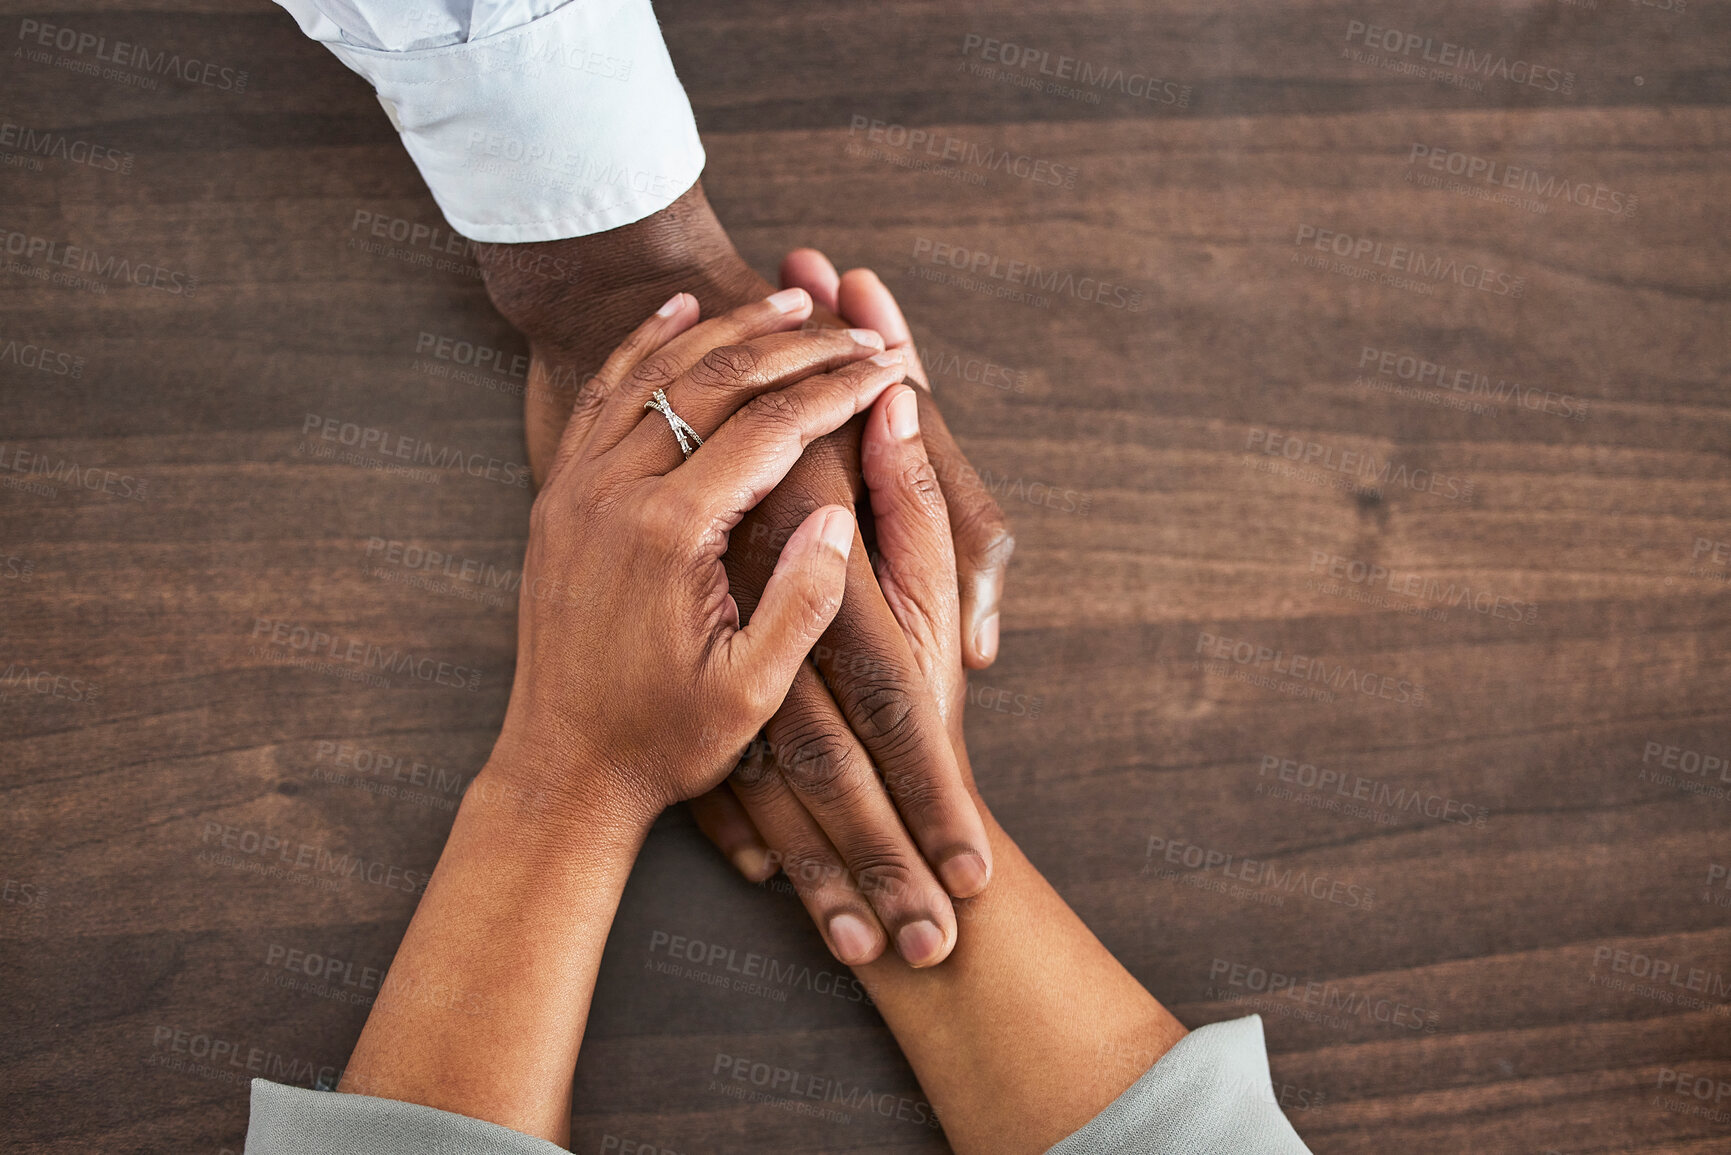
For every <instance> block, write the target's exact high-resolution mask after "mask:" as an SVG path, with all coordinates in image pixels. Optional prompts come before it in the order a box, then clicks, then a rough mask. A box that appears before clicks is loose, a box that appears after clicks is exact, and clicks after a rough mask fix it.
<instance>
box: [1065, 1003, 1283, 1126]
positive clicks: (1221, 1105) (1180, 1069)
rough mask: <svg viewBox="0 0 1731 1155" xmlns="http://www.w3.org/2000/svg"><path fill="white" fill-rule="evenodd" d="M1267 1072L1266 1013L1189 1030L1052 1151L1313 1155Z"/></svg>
mask: <svg viewBox="0 0 1731 1155" xmlns="http://www.w3.org/2000/svg"><path fill="white" fill-rule="evenodd" d="M1309 1152H1310V1148H1308V1147H1306V1146H1305V1145H1304V1140H1302V1139H1300V1138H1299V1137H1298V1132H1296V1131H1294V1130H1293V1129H1292V1124H1291V1123H1289V1122H1287V1121H1286V1116H1285V1115H1284V1114H1283V1113H1282V1112H1281V1110H1280V1104H1279V1103H1277V1102H1276V1101H1275V1098H1274V1083H1273V1080H1272V1079H1270V1078H1269V1075H1268V1051H1267V1049H1266V1047H1265V1046H1264V1044H1263V1041H1262V1017H1261V1016H1260V1015H1250V1016H1248V1017H1246V1018H1242V1019H1232V1020H1230V1021H1228V1022H1224V1023H1213V1024H1211V1025H1209V1026H1206V1027H1202V1028H1200V1029H1198V1030H1194V1031H1192V1032H1190V1033H1189V1034H1188V1035H1186V1036H1184V1038H1182V1039H1180V1040H1179V1041H1178V1045H1177V1046H1176V1047H1173V1048H1172V1049H1171V1050H1170V1051H1168V1052H1166V1054H1165V1055H1163V1056H1161V1058H1160V1061H1159V1062H1157V1063H1155V1064H1154V1065H1153V1066H1152V1067H1150V1068H1149V1069H1148V1072H1147V1073H1146V1074H1144V1075H1143V1076H1142V1077H1141V1078H1140V1079H1138V1080H1136V1082H1135V1083H1134V1084H1133V1085H1132V1086H1131V1087H1130V1089H1129V1090H1127V1091H1125V1092H1124V1093H1123V1094H1122V1095H1119V1096H1118V1098H1117V1099H1115V1100H1113V1102H1112V1104H1111V1106H1109V1107H1107V1108H1106V1109H1105V1110H1104V1111H1102V1112H1100V1113H1099V1114H1098V1115H1096V1116H1095V1117H1094V1118H1093V1119H1092V1120H1090V1121H1089V1123H1088V1125H1087V1126H1085V1127H1083V1128H1082V1129H1081V1130H1080V1131H1077V1132H1076V1133H1075V1134H1074V1135H1071V1136H1070V1137H1069V1138H1067V1139H1065V1140H1064V1141H1063V1142H1061V1143H1059V1144H1058V1145H1057V1146H1056V1147H1053V1148H1052V1149H1051V1151H1050V1152H1048V1155H1309Z"/></svg>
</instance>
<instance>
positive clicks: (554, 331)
mask: <svg viewBox="0 0 1731 1155" xmlns="http://www.w3.org/2000/svg"><path fill="white" fill-rule="evenodd" d="M480 262H481V272H482V275H483V277H484V279H485V281H486V285H487V293H488V295H489V296H490V297H491V298H492V299H493V304H494V305H495V306H496V307H497V308H498V310H499V311H500V313H502V314H503V315H504V316H505V319H506V320H508V321H510V322H511V323H512V324H513V325H514V326H516V327H517V329H519V330H520V331H521V332H522V333H524V334H525V335H526V336H527V337H529V339H530V340H531V341H533V342H535V343H536V344H537V345H538V346H541V347H542V349H543V350H544V351H545V352H546V353H548V354H549V355H554V356H558V355H562V354H577V355H580V354H584V353H587V352H589V351H590V350H592V349H595V348H598V347H599V348H606V349H611V348H612V347H613V345H614V344H616V343H617V342H618V341H619V340H620V339H621V338H623V337H624V335H625V334H626V333H628V332H630V331H631V329H633V328H634V327H636V325H638V324H639V323H640V322H641V321H642V320H643V318H644V317H646V316H648V315H649V314H650V313H653V312H654V311H655V310H656V309H657V308H659V307H660V306H661V304H662V303H663V302H665V301H666V300H667V299H668V298H669V297H671V296H673V294H674V293H678V292H688V293H692V294H693V295H695V296H696V297H697V299H698V302H699V304H700V305H701V306H702V308H703V311H704V314H705V315H706V316H707V315H711V314H713V313H716V312H720V311H722V310H724V309H727V308H731V307H732V306H734V305H737V304H741V303H743V302H745V301H749V300H753V299H755V298H757V297H760V296H763V295H764V294H766V293H768V292H769V291H770V288H769V285H768V283H767V282H766V281H764V279H763V278H762V277H760V276H758V275H757V274H756V273H755V272H753V271H752V269H751V267H750V266H749V265H747V264H746V263H745V260H744V258H743V257H741V256H740V255H739V251H738V250H737V249H735V248H734V247H733V242H732V240H731V239H730V238H729V237H728V235H727V230H726V229H724V228H722V226H721V222H720V221H719V220H718V219H716V216H715V213H714V211H713V210H712V209H711V208H710V207H709V202H708V200H707V199H705V197H704V195H703V185H702V183H701V182H699V183H697V184H694V185H692V187H691V188H690V189H688V190H686V192H685V194H684V195H683V196H681V197H680V198H679V199H678V200H677V201H675V202H674V203H673V204H671V205H669V206H668V207H667V208H665V209H663V210H661V211H660V212H658V213H654V214H652V215H650V216H648V217H645V218H644V219H643V220H641V221H636V222H633V223H632V224H629V225H624V226H622V227H620V228H617V229H611V230H609V231H607V232H604V233H593V234H590V235H589V236H583V237H568V238H565V239H563V240H557V241H540V242H534V243H531V244H523V245H491V246H486V247H484V248H483V249H482V250H481V253H480ZM549 268H552V269H557V270H561V275H558V276H550V275H548V274H547V272H546V270H547V269H549Z"/></svg>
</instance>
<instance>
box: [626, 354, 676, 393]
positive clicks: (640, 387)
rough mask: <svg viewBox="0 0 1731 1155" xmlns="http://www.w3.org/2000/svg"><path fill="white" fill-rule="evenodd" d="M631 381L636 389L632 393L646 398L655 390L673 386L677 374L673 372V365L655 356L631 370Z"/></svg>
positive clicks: (665, 359)
mask: <svg viewBox="0 0 1731 1155" xmlns="http://www.w3.org/2000/svg"><path fill="white" fill-rule="evenodd" d="M631 380H632V382H633V384H634V385H635V386H636V387H637V388H636V389H634V390H633V392H634V393H640V394H642V396H643V397H645V398H647V397H648V396H649V395H650V394H651V393H654V392H655V391H656V390H657V389H665V388H667V387H668V386H669V385H671V384H673V382H674V381H676V380H678V374H676V373H674V372H673V365H672V364H671V363H670V362H669V361H668V360H667V358H665V357H659V356H657V357H651V358H649V359H648V360H647V361H645V362H643V363H642V364H641V365H639V366H637V368H635V369H633V370H631Z"/></svg>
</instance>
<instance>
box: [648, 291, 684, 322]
mask: <svg viewBox="0 0 1731 1155" xmlns="http://www.w3.org/2000/svg"><path fill="white" fill-rule="evenodd" d="M684 303H685V294H684V293H675V294H673V296H671V297H669V298H668V299H667V304H665V305H663V306H661V308H659V309H657V310H655V315H656V316H657V317H671V316H673V314H675V313H677V312H679V307H680V306H681V305H683V304H684Z"/></svg>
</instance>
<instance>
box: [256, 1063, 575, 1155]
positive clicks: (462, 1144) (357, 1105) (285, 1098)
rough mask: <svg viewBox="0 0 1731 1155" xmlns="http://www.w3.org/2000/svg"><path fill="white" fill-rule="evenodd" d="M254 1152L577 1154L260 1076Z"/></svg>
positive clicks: (435, 1114)
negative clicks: (289, 1085)
mask: <svg viewBox="0 0 1731 1155" xmlns="http://www.w3.org/2000/svg"><path fill="white" fill-rule="evenodd" d="M246 1155H570V1153H569V1152H568V1151H566V1150H565V1148H563V1147H558V1146H555V1145H554V1144H552V1143H549V1142H547V1141H546V1140H545V1139H536V1138H534V1137H533V1136H530V1135H525V1134H523V1133H522V1132H520V1131H513V1130H511V1129H510V1128H509V1127H501V1126H499V1125H498V1124H497V1123H483V1122H482V1121H481V1120H479V1119H471V1118H469V1117H468V1116H466V1115H454V1114H452V1113H451V1112H449V1111H439V1110H435V1109H434V1108H432V1107H423V1106H421V1105H420V1104H418V1103H399V1102H397V1101H396V1100H395V1099H375V1098H373V1097H372V1096H370V1095H344V1094H338V1093H336V1092H334V1091H308V1090H306V1089H305V1088H303V1087H285V1086H282V1085H281V1084H280V1083H272V1082H270V1081H268V1080H266V1079H254V1080H253V1081H252V1121H251V1122H250V1123H248V1124H247V1128H246Z"/></svg>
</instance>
